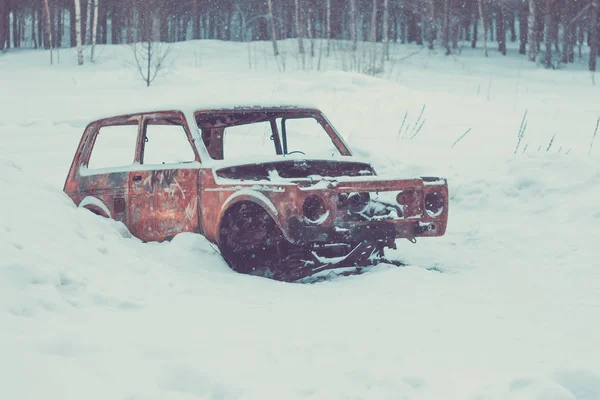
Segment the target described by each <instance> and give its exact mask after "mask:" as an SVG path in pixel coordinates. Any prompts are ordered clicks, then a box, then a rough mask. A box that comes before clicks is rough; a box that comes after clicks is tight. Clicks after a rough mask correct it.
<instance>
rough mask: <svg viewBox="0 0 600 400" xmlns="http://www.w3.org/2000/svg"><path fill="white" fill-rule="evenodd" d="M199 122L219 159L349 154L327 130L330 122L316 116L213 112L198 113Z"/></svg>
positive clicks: (205, 140) (208, 145) (210, 151)
mask: <svg viewBox="0 0 600 400" xmlns="http://www.w3.org/2000/svg"><path fill="white" fill-rule="evenodd" d="M196 122H197V124H198V127H199V128H200V130H201V132H202V141H203V143H204V146H205V147H206V149H207V151H208V154H209V155H210V157H211V158H213V159H215V160H232V159H239V158H242V157H244V158H248V157H251V158H256V157H282V158H283V157H317V158H331V157H336V156H340V155H349V151H348V150H347V149H346V148H345V146H344V145H343V142H342V141H341V140H340V139H339V137H337V135H335V133H331V132H328V130H327V129H326V128H325V126H324V125H325V124H326V122H324V121H323V120H322V119H320V118H319V116H315V115H312V114H303V115H298V113H295V114H292V113H289V112H248V113H243V112H237V113H231V114H220V115H219V114H216V113H215V114H213V113H210V114H198V115H197V116H196ZM330 131H332V129H330ZM332 135H333V137H332Z"/></svg>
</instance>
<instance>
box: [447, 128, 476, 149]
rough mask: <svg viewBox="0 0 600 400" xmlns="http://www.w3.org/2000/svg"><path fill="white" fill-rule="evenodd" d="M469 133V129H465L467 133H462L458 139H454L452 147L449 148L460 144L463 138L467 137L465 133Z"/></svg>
mask: <svg viewBox="0 0 600 400" xmlns="http://www.w3.org/2000/svg"><path fill="white" fill-rule="evenodd" d="M469 132H471V128H469V129H467V131H466V132H465V133H463V134H462V135H461V136H460V137H459V138H458V139H456V141H455V142H454V143H452V146H450V148H453V147H454V146H456V143H458V142H460V141H461V140H462V139H463V138H464V137H465V136H467V133H469Z"/></svg>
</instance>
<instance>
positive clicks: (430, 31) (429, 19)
mask: <svg viewBox="0 0 600 400" xmlns="http://www.w3.org/2000/svg"><path fill="white" fill-rule="evenodd" d="M424 11H425V15H426V17H425V23H426V25H425V35H426V40H427V48H428V49H429V50H433V42H434V41H435V2H433V1H426V2H425V10H424Z"/></svg>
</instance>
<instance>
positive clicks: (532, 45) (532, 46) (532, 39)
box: [527, 0, 537, 62]
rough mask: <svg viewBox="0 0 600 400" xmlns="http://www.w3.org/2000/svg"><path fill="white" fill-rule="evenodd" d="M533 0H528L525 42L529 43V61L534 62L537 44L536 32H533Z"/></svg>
mask: <svg viewBox="0 0 600 400" xmlns="http://www.w3.org/2000/svg"><path fill="white" fill-rule="evenodd" d="M535 11H536V10H535V0H529V18H528V20H527V32H528V35H527V42H528V43H529V61H533V62H535V60H536V58H537V57H536V52H537V44H536V38H537V35H536V32H535V22H536V21H535V19H536V15H535Z"/></svg>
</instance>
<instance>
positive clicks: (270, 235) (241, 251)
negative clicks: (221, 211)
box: [219, 202, 287, 279]
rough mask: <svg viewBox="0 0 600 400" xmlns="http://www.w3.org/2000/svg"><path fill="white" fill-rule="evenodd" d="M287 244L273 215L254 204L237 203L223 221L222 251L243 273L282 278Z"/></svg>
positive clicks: (221, 232) (224, 256) (235, 267)
mask: <svg viewBox="0 0 600 400" xmlns="http://www.w3.org/2000/svg"><path fill="white" fill-rule="evenodd" d="M286 243H287V240H286V239H285V238H284V236H283V234H282V233H281V230H280V229H279V227H278V226H277V224H276V223H275V221H274V220H273V218H271V216H270V215H269V214H268V213H267V212H266V211H265V210H264V209H263V208H262V207H260V206H258V205H257V204H255V203H251V202H244V203H240V204H236V205H234V206H233V207H232V209H231V210H229V211H228V212H227V213H226V214H225V217H224V218H223V221H222V222H221V229H220V244H219V249H220V250H221V254H222V256H223V258H224V259H225V261H226V262H227V264H228V265H229V266H230V268H231V269H233V270H234V271H236V272H239V273H242V274H252V275H259V276H264V277H267V278H273V279H281V278H282V277H283V275H284V272H285V257H286V254H285V252H284V251H282V250H283V248H285V247H286Z"/></svg>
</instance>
